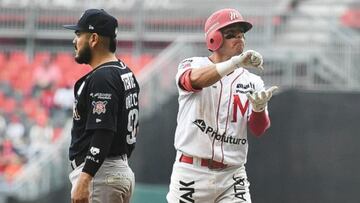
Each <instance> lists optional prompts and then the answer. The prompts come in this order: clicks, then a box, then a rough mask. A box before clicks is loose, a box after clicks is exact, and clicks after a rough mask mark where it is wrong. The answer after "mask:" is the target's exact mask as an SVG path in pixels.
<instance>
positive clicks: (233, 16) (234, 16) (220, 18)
mask: <svg viewBox="0 0 360 203" xmlns="http://www.w3.org/2000/svg"><path fill="white" fill-rule="evenodd" d="M233 23H239V24H241V27H242V28H243V32H244V33H245V32H247V31H249V30H250V29H251V28H252V25H251V23H249V22H246V21H245V20H244V19H243V17H242V16H241V14H240V13H239V11H237V10H235V9H229V8H227V9H221V10H219V11H216V12H215V13H213V14H212V15H211V16H210V17H209V18H208V19H207V20H206V23H205V38H206V45H207V47H208V49H209V50H210V51H216V50H217V49H219V48H220V46H221V45H222V43H223V36H222V34H221V32H220V31H219V30H220V29H221V28H223V27H226V26H228V25H230V24H233Z"/></svg>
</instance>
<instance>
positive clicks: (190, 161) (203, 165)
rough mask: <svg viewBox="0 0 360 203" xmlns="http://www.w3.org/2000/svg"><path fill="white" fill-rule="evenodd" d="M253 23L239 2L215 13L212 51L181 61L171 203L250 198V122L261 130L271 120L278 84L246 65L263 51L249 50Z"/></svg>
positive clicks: (209, 32)
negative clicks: (267, 85) (269, 105)
mask: <svg viewBox="0 0 360 203" xmlns="http://www.w3.org/2000/svg"><path fill="white" fill-rule="evenodd" d="M251 28H252V25H251V24H250V23H249V22H246V21H244V19H243V17H242V16H241V14H240V13H239V12H238V11H237V10H235V9H222V10H219V11H217V12H215V13H213V14H212V15H211V16H210V17H209V18H208V19H207V21H206V23H205V37H206V44H207V47H208V49H209V51H211V55H210V56H209V57H192V58H188V59H185V60H183V61H182V62H181V63H180V64H179V67H178V73H177V75H176V84H177V86H178V91H179V99H178V100H179V111H178V117H177V122H178V125H177V128H176V133H175V144H174V145H175V148H176V150H177V155H176V160H175V163H174V166H173V171H172V175H171V183H170V187H169V193H168V194H167V197H166V198H167V201H168V202H169V203H175V202H176V203H179V202H180V203H187V202H196V203H210V202H221V203H228V202H231V203H233V202H246V203H250V202H251V197H250V192H249V181H248V180H247V175H246V171H245V166H244V165H245V163H246V157H247V152H248V139H247V127H249V128H250V130H251V132H252V134H254V135H255V136H261V135H262V134H263V133H264V132H265V131H266V129H268V128H269V126H270V119H269V116H268V111H267V103H268V101H269V100H270V98H271V96H272V93H273V91H275V90H276V89H277V87H276V86H273V87H270V88H269V89H267V90H266V89H265V88H264V82H263V80H262V79H261V78H260V77H259V76H257V75H255V74H252V73H250V72H249V71H248V70H247V69H246V68H259V69H262V64H263V59H262V56H261V55H260V54H259V53H258V52H256V51H253V50H248V51H244V45H245V38H244V33H246V32H247V31H248V30H250V29H251Z"/></svg>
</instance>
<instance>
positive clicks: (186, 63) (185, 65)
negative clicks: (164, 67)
mask: <svg viewBox="0 0 360 203" xmlns="http://www.w3.org/2000/svg"><path fill="white" fill-rule="evenodd" d="M193 68H195V61H194V58H188V59H185V60H183V61H181V63H180V64H179V66H178V72H177V74H176V76H175V80H176V86H177V87H178V90H179V92H180V93H185V94H188V93H192V92H198V91H200V90H201V89H194V88H193V87H192V86H191V83H190V74H191V70H192V69H193Z"/></svg>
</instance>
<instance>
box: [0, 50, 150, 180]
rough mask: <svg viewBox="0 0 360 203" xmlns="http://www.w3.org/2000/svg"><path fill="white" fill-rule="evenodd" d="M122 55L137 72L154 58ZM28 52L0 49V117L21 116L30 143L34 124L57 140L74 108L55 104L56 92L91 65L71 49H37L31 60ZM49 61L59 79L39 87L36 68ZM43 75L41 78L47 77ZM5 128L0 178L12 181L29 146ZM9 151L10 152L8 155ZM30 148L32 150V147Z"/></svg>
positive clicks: (0, 142) (0, 135) (0, 137)
mask: <svg viewBox="0 0 360 203" xmlns="http://www.w3.org/2000/svg"><path fill="white" fill-rule="evenodd" d="M117 56H118V58H119V59H121V60H122V61H124V62H125V63H126V64H127V65H128V66H129V67H130V68H131V69H132V70H133V71H134V73H135V74H139V73H140V72H141V70H142V68H143V67H144V66H145V65H146V64H148V63H150V62H151V61H152V59H153V55H152V54H143V55H140V56H137V57H134V56H133V55H131V54H125V53H123V54H118V55H117ZM29 58H30V57H28V56H27V55H26V54H25V52H23V51H13V52H8V53H4V52H0V117H3V118H4V119H5V121H6V124H7V125H9V124H10V123H11V118H14V117H16V118H18V117H21V119H20V121H21V122H22V124H23V125H24V127H25V136H24V138H21V139H20V142H23V143H25V144H26V145H27V146H30V145H31V139H30V138H29V135H28V134H29V131H30V129H31V127H32V126H34V125H39V126H48V127H51V128H52V129H53V130H52V131H53V133H52V137H51V138H50V140H51V142H54V141H56V140H57V139H58V138H59V136H60V134H61V131H62V129H61V128H62V125H63V124H64V123H62V124H59V122H64V121H62V120H61V119H60V120H59V119H58V117H60V118H62V117H63V115H64V114H65V113H64V111H66V112H68V113H67V114H66V115H68V116H67V117H70V116H71V113H69V111H71V109H63V108H62V107H59V106H57V105H56V104H54V94H55V92H56V91H57V90H58V89H59V88H72V86H73V85H74V83H75V81H76V80H77V79H79V78H80V77H81V76H83V75H85V74H86V73H87V72H89V71H91V68H90V67H89V66H87V65H79V64H77V63H76V62H75V61H74V59H73V56H72V55H71V54H70V53H68V52H58V53H55V54H53V53H50V52H37V53H35V55H34V57H33V60H29ZM46 61H51V63H50V64H49V66H54V67H56V69H58V70H59V73H60V77H59V81H56V82H54V83H53V84H52V85H50V86H45V87H38V86H37V83H38V82H39V81H37V80H36V78H35V73H36V69H38V68H39V67H40V66H42V65H43V64H44V63H45V62H46ZM46 77H47V76H46V75H43V77H40V79H41V78H46ZM10 137H11V135H8V134H7V133H6V132H4V133H3V132H0V158H1V160H2V161H1V162H0V179H1V176H3V179H5V180H6V181H9V182H11V180H12V179H13V178H14V177H15V175H16V174H17V173H18V172H19V171H20V170H21V167H22V165H23V164H25V163H26V162H27V159H28V156H30V155H29V154H27V153H31V154H32V153H33V152H27V151H28V150H27V149H25V150H24V149H22V148H21V145H18V144H15V142H18V141H16V140H13V139H11V138H10ZM6 150H7V151H9V153H10V152H11V156H7V155H6V154H7V152H6ZM29 151H31V150H29Z"/></svg>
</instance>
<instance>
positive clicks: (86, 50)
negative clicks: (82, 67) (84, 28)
mask: <svg viewBox="0 0 360 203" xmlns="http://www.w3.org/2000/svg"><path fill="white" fill-rule="evenodd" d="M91 59H92V55H91V49H90V46H89V45H88V44H85V45H84V47H83V48H82V49H80V50H79V52H78V54H77V56H76V57H75V61H76V62H77V63H78V64H89V63H90V61H91Z"/></svg>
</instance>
